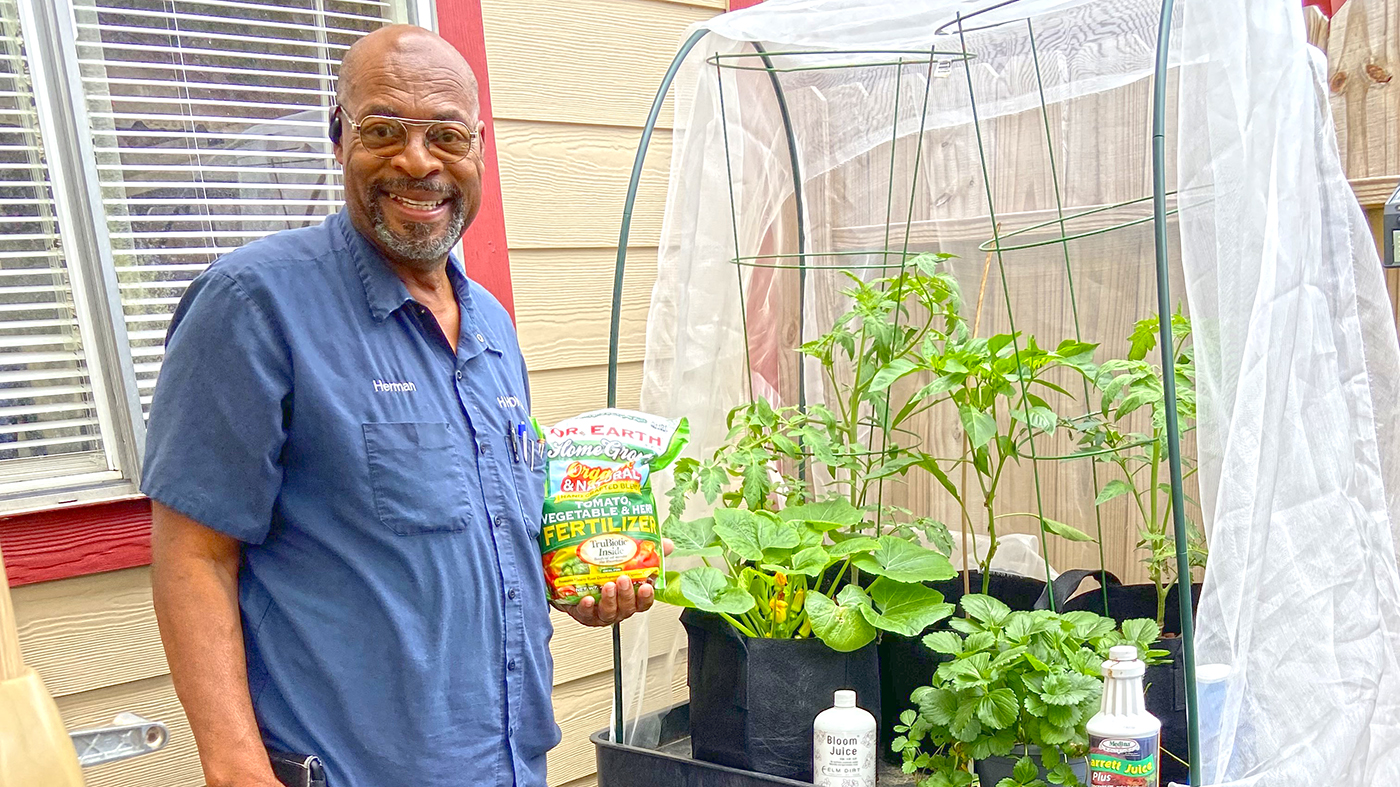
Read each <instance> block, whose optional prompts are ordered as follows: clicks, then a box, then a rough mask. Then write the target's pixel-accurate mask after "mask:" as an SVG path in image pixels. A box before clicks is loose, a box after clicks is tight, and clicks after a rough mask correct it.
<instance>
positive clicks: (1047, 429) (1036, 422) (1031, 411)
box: [1011, 407, 1060, 434]
mask: <svg viewBox="0 0 1400 787" xmlns="http://www.w3.org/2000/svg"><path fill="white" fill-rule="evenodd" d="M1011 417H1012V418H1015V419H1016V420H1017V421H1020V422H1021V423H1024V424H1026V425H1028V426H1030V427H1031V428H1032V429H1035V430H1038V431H1040V432H1044V433H1046V434H1053V433H1054V431H1055V426H1056V424H1058V423H1059V420H1060V417H1059V416H1058V415H1055V411H1054V410H1051V409H1050V408H1048V407H1027V408H1017V409H1015V410H1012V411H1011Z"/></svg>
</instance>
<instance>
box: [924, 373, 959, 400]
mask: <svg viewBox="0 0 1400 787" xmlns="http://www.w3.org/2000/svg"><path fill="white" fill-rule="evenodd" d="M964 379H965V378H964V377H963V375H954V374H945V375H939V376H938V377H935V378H933V382H931V383H929V384H928V385H925V386H924V387H923V388H920V389H919V392H918V393H916V394H914V397H913V398H914V400H923V399H927V398H929V397H930V396H937V395H939V394H943V393H948V392H949V391H951V390H953V389H954V388H957V387H958V386H960V385H962V384H963V380H964Z"/></svg>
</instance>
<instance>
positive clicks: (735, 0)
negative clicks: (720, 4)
mask: <svg viewBox="0 0 1400 787" xmlns="http://www.w3.org/2000/svg"><path fill="white" fill-rule="evenodd" d="M761 2H763V0H729V10H730V11H738V10H739V9H741V8H748V7H750V6H755V5H758V4H759V3H761Z"/></svg>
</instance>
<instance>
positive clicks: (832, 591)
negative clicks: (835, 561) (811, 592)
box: [817, 557, 851, 598]
mask: <svg viewBox="0 0 1400 787" xmlns="http://www.w3.org/2000/svg"><path fill="white" fill-rule="evenodd" d="M850 565H851V558H850V557H847V558H846V559H845V560H843V561H842V562H841V570H840V571H837V572H836V578H835V579H832V580H831V585H830V586H828V587H827V589H826V592H825V593H822V595H823V596H826V597H827V598H835V597H836V588H837V587H839V586H840V585H841V578H842V577H844V576H845V575H846V569H847V568H849V567H850ZM817 582H818V587H820V586H821V585H820V583H821V579H820V578H818V580H817Z"/></svg>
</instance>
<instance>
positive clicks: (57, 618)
mask: <svg viewBox="0 0 1400 787" xmlns="http://www.w3.org/2000/svg"><path fill="white" fill-rule="evenodd" d="M723 6H724V1H723V0H688V1H685V2H682V1H680V0H483V2H482V10H483V12H484V16H485V28H486V46H487V55H488V58H489V62H490V64H491V73H490V78H491V87H492V99H493V103H494V109H495V115H496V118H497V125H496V133H495V140H494V142H495V144H496V145H497V146H498V147H497V152H498V156H499V162H500V170H501V184H502V190H503V192H504V201H505V213H506V226H507V237H508V240H509V246H510V258H511V267H512V276H513V280H514V289H515V302H516V315H517V321H518V325H519V331H520V337H521V343H522V345H523V347H524V349H525V356H526V359H527V361H528V362H529V365H530V369H531V385H532V389H533V393H534V400H535V414H536V416H537V417H538V418H539V419H540V420H541V422H543V423H550V422H553V421H558V420H560V419H562V418H565V417H568V416H570V415H574V414H577V413H579V412H583V411H585V410H588V409H593V408H596V407H600V406H602V405H603V404H605V402H606V395H607V390H606V385H607V351H608V345H607V340H608V317H609V314H608V310H609V304H610V300H611V294H612V270H613V262H614V260H615V258H616V245H617V232H618V223H619V221H620V219H621V215H622V203H623V197H624V195H625V192H626V187H627V179H628V176H629V174H630V171H631V166H632V159H633V156H634V155H635V154H636V146H637V141H638V139H639V137H640V135H641V125H642V123H643V121H644V120H645V116H646V112H647V109H648V107H649V106H650V102H651V99H652V96H654V95H655V92H656V86H657V84H658V83H659V82H660V79H661V76H662V74H663V73H664V71H665V69H666V67H667V65H668V64H669V63H670V61H671V58H672V56H673V55H674V53H675V49H676V47H677V45H678V44H679V42H680V38H681V36H682V34H683V32H684V30H685V28H686V27H687V26H688V25H690V24H691V23H692V22H695V21H698V20H700V19H704V18H707V17H708V16H710V15H712V14H714V13H717V12H718V11H720V10H722V8H723ZM662 118H663V121H665V123H666V124H669V113H664V114H663V116H662ZM669 145H670V135H669V133H668V132H666V131H664V130H663V131H661V132H658V134H657V135H656V137H655V139H654V142H653V145H652V149H651V152H650V155H649V157H648V166H647V173H646V177H645V179H644V180H643V182H642V190H641V197H640V199H639V201H638V203H637V211H636V216H635V219H634V224H633V234H632V244H631V248H630V251H629V256H628V262H629V273H628V277H627V286H626V292H625V298H624V305H625V309H624V314H623V323H622V326H623V342H622V354H621V359H622V361H623V365H622V367H621V368H620V370H619V396H618V401H619V403H620V404H622V405H624V406H636V403H637V397H638V394H639V391H640V388H641V360H642V352H643V348H644V337H643V329H644V326H645V321H646V308H647V302H648V299H649V297H650V293H651V286H652V282H653V280H654V278H655V265H656V244H657V239H658V237H659V235H660V228H661V210H662V204H663V201H664V196H665V188H666V181H665V172H666V169H667V167H668V162H669V157H670V147H669ZM14 600H15V606H16V614H17V618H18V624H19V631H20V645H21V648H22V650H23V652H24V655H25V657H26V659H27V660H28V662H29V663H30V664H31V665H32V666H33V667H34V668H35V669H37V670H38V671H39V673H40V674H41V675H42V676H43V678H44V680H45V681H46V683H47V686H48V688H49V691H50V692H51V693H52V694H53V695H54V696H55V697H56V699H57V702H58V706H59V709H60V710H61V711H62V713H63V716H64V720H65V723H66V724H67V725H68V727H69V729H77V728H80V727H91V726H101V725H103V724H105V723H108V722H110V721H111V719H112V717H113V716H115V715H116V714H117V713H120V712H122V711H133V712H136V713H139V714H142V715H144V716H146V717H147V718H152V719H159V720H161V721H164V722H165V723H166V724H167V725H169V726H170V731H171V739H170V744H169V745H168V746H167V747H166V749H165V750H163V751H162V752H160V753H158V754H155V755H150V756H147V757H143V758H139V759H134V760H128V761H125V762H120V763H113V764H111V765H106V766H102V767H99V768H93V769H89V770H87V771H86V772H85V775H86V777H87V780H88V784H89V786H90V787H199V786H200V785H203V784H204V779H203V775H202V773H201V772H200V768H199V762H198V759H197V756H196V752H195V746H194V739H193V738H192V737H191V734H190V731H189V726H188V723H187V722H186V720H185V717H184V714H183V712H182V711H181V709H180V705H179V702H178V701H177V699H176V697H175V694H174V689H173V688H172V686H171V683H170V676H169V668H168V667H167V665H166V662H165V655H164V652H163V651H162V650H161V646H160V639H159V634H158V632H157V629H156V622H155V616H154V613H153V611H152V609H151V589H150V574H149V571H148V570H147V569H129V570H125V571H115V572H109V573H105V574H97V575H93V576H87V577H78V578H75V579H69V580H62V581H59V582H47V583H41V584H37V585H29V586H25V587H20V588H15V589H14ZM554 623H555V629H556V633H555V639H554V648H553V650H554V657H555V695H554V696H555V713H556V716H557V718H558V721H559V724H560V726H561V727H562V728H563V731H564V742H563V743H562V744H561V745H560V746H559V748H558V749H556V750H555V751H554V752H552V753H551V755H550V759H549V768H550V784H551V785H558V786H562V787H594V785H596V783H597V782H596V778H595V775H594V770H595V765H594V754H593V746H592V744H591V743H589V741H588V736H589V735H590V734H592V733H593V732H595V731H597V730H599V729H602V728H604V727H606V726H607V723H608V717H609V710H610V703H611V688H612V679H611V675H610V669H611V663H612V659H611V647H610V640H609V631H608V630H607V629H587V628H584V627H582V626H579V625H578V624H576V623H574V622H573V621H572V620H570V619H568V618H567V617H566V616H564V615H562V614H560V613H555V614H554ZM652 626H653V632H654V633H653V636H652V640H651V642H652V650H651V652H652V654H653V655H660V654H661V652H662V649H663V648H665V647H667V646H668V645H669V643H670V641H671V637H672V635H673V634H674V631H675V629H676V628H677V623H676V619H675V614H674V612H672V613H670V614H666V613H665V612H660V611H659V612H657V613H653V619H652ZM663 678H664V675H662V674H660V673H658V675H657V679H658V680H661V679H663ZM671 678H672V680H671V684H672V686H673V688H674V690H675V691H676V692H683V691H684V687H685V663H684V660H683V659H681V660H679V661H677V662H676V664H675V670H674V674H673V675H672V676H671ZM653 693H654V694H661V693H662V692H653Z"/></svg>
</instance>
